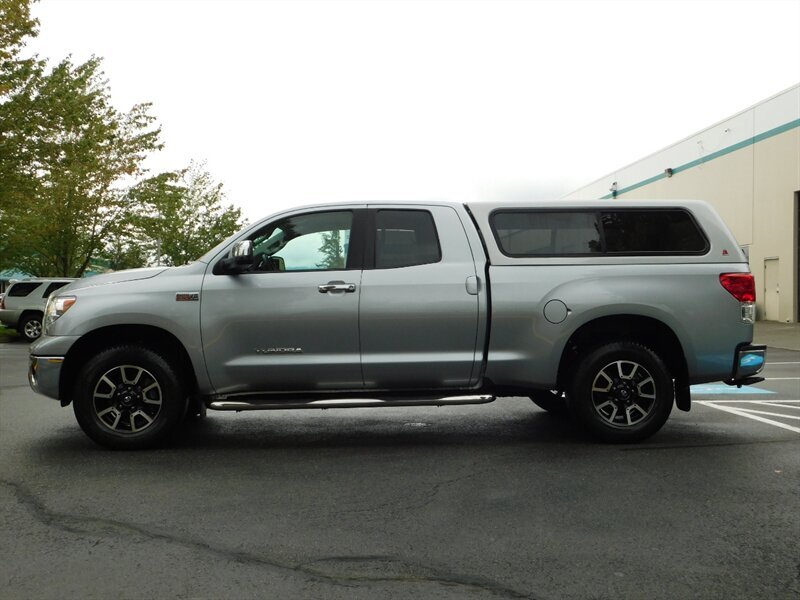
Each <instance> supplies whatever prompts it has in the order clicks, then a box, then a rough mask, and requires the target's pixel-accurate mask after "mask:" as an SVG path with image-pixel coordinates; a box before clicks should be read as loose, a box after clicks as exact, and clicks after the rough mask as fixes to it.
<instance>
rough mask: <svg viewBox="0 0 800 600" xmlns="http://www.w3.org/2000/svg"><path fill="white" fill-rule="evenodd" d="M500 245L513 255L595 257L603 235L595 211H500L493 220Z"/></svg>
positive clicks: (504, 250) (505, 251)
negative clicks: (578, 255)
mask: <svg viewBox="0 0 800 600" xmlns="http://www.w3.org/2000/svg"><path fill="white" fill-rule="evenodd" d="M492 226H493V228H494V233H495V236H496V237H497V242H498V244H500V248H501V249H502V250H503V252H504V253H505V254H508V255H510V256H542V255H545V256H546V255H569V254H594V253H597V252H600V250H601V246H600V232H599V227H598V225H597V219H596V216H595V213H593V212H549V211H535V212H534V211H527V212H501V213H496V214H495V215H494V217H493V218H492Z"/></svg>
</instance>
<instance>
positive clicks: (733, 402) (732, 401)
mask: <svg viewBox="0 0 800 600" xmlns="http://www.w3.org/2000/svg"><path fill="white" fill-rule="evenodd" d="M697 402H700V400H697ZM702 402H724V403H725V404H753V403H754V402H764V400H703V401H702ZM766 402H788V403H792V402H794V403H798V404H800V400H766Z"/></svg>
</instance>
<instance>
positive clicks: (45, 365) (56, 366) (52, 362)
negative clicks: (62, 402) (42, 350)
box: [28, 355, 64, 400]
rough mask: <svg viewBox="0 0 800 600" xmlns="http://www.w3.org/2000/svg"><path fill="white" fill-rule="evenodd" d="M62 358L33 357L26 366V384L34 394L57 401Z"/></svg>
mask: <svg viewBox="0 0 800 600" xmlns="http://www.w3.org/2000/svg"><path fill="white" fill-rule="evenodd" d="M63 364H64V357H63V356H33V355H31V357H30V363H29V365H28V383H29V384H30V386H31V389H33V391H34V392H36V393H38V394H42V395H44V396H48V397H49V398H54V399H56V400H58V399H59V398H58V386H59V381H60V380H61V365H63Z"/></svg>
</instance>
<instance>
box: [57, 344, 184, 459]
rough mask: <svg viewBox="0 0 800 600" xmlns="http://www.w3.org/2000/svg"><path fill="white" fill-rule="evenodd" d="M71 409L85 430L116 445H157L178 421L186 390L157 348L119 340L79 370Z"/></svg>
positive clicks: (134, 447) (125, 446)
mask: <svg viewBox="0 0 800 600" xmlns="http://www.w3.org/2000/svg"><path fill="white" fill-rule="evenodd" d="M72 404H73V409H74V411H75V417H76V418H77V420H78V423H79V424H80V426H81V428H82V429H83V431H84V432H85V433H86V434H87V435H88V436H89V437H90V438H92V439H93V440H94V441H95V442H97V443H98V444H101V445H103V446H106V447H108V448H114V449H138V448H148V447H152V446H155V445H157V444H159V443H161V442H163V441H164V440H165V438H166V437H167V436H168V435H169V434H170V433H171V432H172V431H173V429H174V428H175V426H176V425H177V424H178V423H180V421H181V418H182V417H183V414H184V411H185V410H186V395H185V393H184V390H183V385H182V383H181V380H180V378H179V376H178V374H177V371H176V370H175V369H174V368H173V367H172V365H170V363H169V362H168V361H167V360H166V359H164V357H162V356H161V355H160V354H158V353H156V352H154V351H153V350H150V349H149V348H142V347H139V346H132V345H126V346H117V347H115V348H110V349H108V350H104V351H103V352H100V353H99V354H97V355H96V356H95V357H94V358H92V359H91V360H89V361H88V362H87V364H86V365H85V366H84V368H83V369H82V370H81V372H80V373H79V374H78V377H77V381H76V384H75V394H74V399H73V403H72Z"/></svg>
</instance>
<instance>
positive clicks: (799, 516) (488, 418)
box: [0, 342, 800, 600]
mask: <svg viewBox="0 0 800 600" xmlns="http://www.w3.org/2000/svg"><path fill="white" fill-rule="evenodd" d="M26 364H27V346H26V345H25V344H23V343H20V342H11V343H0V597H2V598H78V597H80V598H110V597H114V598H218V597H225V598H281V599H283V598H341V599H352V598H364V599H367V598H369V599H373V598H534V599H551V598H552V599H556V598H576V599H577V598H589V599H614V598H648V599H657V598H664V599H675V598H720V599H723V598H724V599H731V598H742V599H748V600H751V599H753V598H770V599H780V598H787V599H789V598H791V599H796V598H798V597H800V544H799V543H798V540H799V539H800V352H797V351H789V350H777V349H770V352H769V356H768V366H767V369H766V371H765V373H766V376H767V378H768V380H767V381H766V382H764V383H762V384H759V385H757V386H753V387H751V388H744V389H742V390H736V389H734V388H729V387H727V386H724V385H723V386H698V387H696V388H695V389H694V390H693V399H694V407H693V409H692V411H691V412H689V413H683V412H680V411H674V412H673V414H672V417H671V418H670V420H669V421H668V423H667V425H666V426H665V427H664V429H663V430H662V431H661V432H660V433H659V434H658V435H656V436H655V437H654V438H652V439H651V440H649V441H648V442H647V443H644V444H640V445H634V446H614V445H599V444H595V443H593V442H591V441H588V440H587V439H585V438H584V437H583V436H582V435H580V434H579V433H578V432H576V431H575V430H574V429H573V428H572V426H571V425H570V424H569V422H566V421H564V420H561V419H558V418H554V417H552V416H550V415H548V414H546V413H544V412H542V411H540V410H539V409H538V408H536V407H535V406H534V405H533V404H532V403H531V402H530V401H529V400H527V399H524V398H506V399H500V400H498V401H496V402H495V403H493V404H489V405H484V406H460V407H448V408H427V407H423V408H403V409H399V408H398V409H382V410H375V409H341V410H328V411H276V412H264V413H241V414H229V413H224V414H223V413H210V414H209V418H208V419H207V420H205V421H203V422H200V423H198V424H196V425H192V426H188V427H186V428H185V429H184V430H183V431H182V433H181V435H180V436H179V438H178V439H177V440H175V442H174V444H172V445H171V446H170V447H168V448H165V449H162V450H157V451H149V452H110V451H106V450H103V449H101V448H99V447H97V446H95V445H94V444H93V443H92V442H91V441H90V440H89V439H88V438H87V437H86V436H85V435H84V434H83V433H82V432H81V430H80V429H79V428H78V426H77V424H76V423H75V420H74V417H73V415H72V410H71V409H69V408H68V409H62V408H60V407H59V406H58V404H57V403H56V402H54V401H51V400H48V399H46V398H44V397H41V396H37V395H35V394H34V393H33V392H31V391H30V389H29V388H28V386H27V382H26V378H25V374H26V373H25V370H26Z"/></svg>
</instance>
